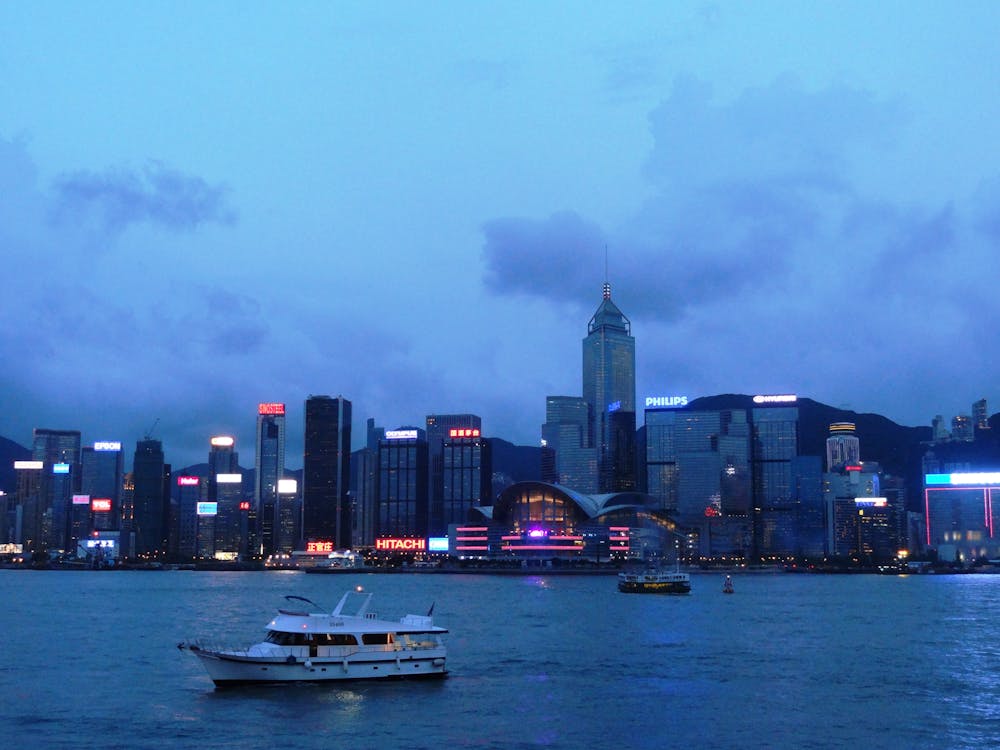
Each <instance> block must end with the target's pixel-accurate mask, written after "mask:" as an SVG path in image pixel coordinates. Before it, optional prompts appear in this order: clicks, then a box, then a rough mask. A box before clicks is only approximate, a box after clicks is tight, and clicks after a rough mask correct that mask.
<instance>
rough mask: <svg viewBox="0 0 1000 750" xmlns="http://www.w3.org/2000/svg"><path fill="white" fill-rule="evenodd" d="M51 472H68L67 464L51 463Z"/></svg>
mask: <svg viewBox="0 0 1000 750" xmlns="http://www.w3.org/2000/svg"><path fill="white" fill-rule="evenodd" d="M52 473H53V474H69V464H52Z"/></svg>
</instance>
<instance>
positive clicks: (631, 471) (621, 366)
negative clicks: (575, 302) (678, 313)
mask: <svg viewBox="0 0 1000 750" xmlns="http://www.w3.org/2000/svg"><path fill="white" fill-rule="evenodd" d="M602 297H603V299H602V300H601V304H600V305H599V306H598V308H597V311H596V312H595V313H594V316H593V317H592V318H591V319H590V323H589V324H588V326H587V336H586V338H584V339H583V399H584V400H585V401H586V402H587V404H588V405H589V407H590V417H589V427H590V429H589V433H590V439H591V447H593V448H594V449H595V450H596V452H597V472H598V476H597V486H598V491H599V492H602V493H603V492H621V491H627V490H634V489H635V487H636V481H635V339H634V338H633V337H632V323H631V322H630V321H629V319H628V318H626V317H625V315H624V314H623V313H622V311H621V310H619V309H618V306H617V305H615V303H614V302H613V301H612V300H611V284H609V283H608V282H607V281H605V282H604V289H603V295H602Z"/></svg>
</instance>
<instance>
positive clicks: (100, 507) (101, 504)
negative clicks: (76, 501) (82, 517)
mask: <svg viewBox="0 0 1000 750" xmlns="http://www.w3.org/2000/svg"><path fill="white" fill-rule="evenodd" d="M90 509H91V510H92V511H94V512H95V513H109V512H110V511H111V498H107V497H95V498H94V499H93V500H91V501H90Z"/></svg>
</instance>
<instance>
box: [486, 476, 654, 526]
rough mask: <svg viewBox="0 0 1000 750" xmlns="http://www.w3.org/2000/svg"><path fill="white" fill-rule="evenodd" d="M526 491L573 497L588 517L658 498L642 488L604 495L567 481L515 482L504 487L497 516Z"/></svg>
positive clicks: (570, 499) (570, 498)
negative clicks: (579, 487) (582, 489)
mask: <svg viewBox="0 0 1000 750" xmlns="http://www.w3.org/2000/svg"><path fill="white" fill-rule="evenodd" d="M526 491H527V492H531V491H548V492H549V493H551V494H552V495H554V496H556V497H561V498H562V499H564V500H569V501H570V502H572V503H573V504H574V505H576V507H577V508H579V510H580V511H581V513H582V514H583V515H585V516H586V517H587V518H597V517H598V516H603V515H605V514H606V513H610V512H611V511H614V510H624V509H635V508H637V507H638V508H647V507H650V506H651V505H652V504H653V503H654V502H655V501H654V500H653V498H652V497H650V496H649V495H646V494H643V493H642V492H612V493H607V494H601V495H585V494H584V493H582V492H577V491H576V490H574V489H571V488H569V487H566V486H564V485H561V484H553V483H551V482H539V481H527V482H515V483H514V484H512V485H510V486H509V487H507V488H506V489H504V490H503V492H501V493H500V495H499V496H498V497H497V499H496V502H495V503H494V506H493V507H494V511H493V513H492V515H493V517H496V516H497V515H498V514H497V510H496V509H497V508H499V509H500V510H501V514H502V512H503V510H504V509H505V508H507V507H508V506H510V505H511V504H513V503H515V502H516V501H517V500H518V498H520V497H523V496H524V494H525V492H526Z"/></svg>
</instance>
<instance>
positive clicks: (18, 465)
mask: <svg viewBox="0 0 1000 750" xmlns="http://www.w3.org/2000/svg"><path fill="white" fill-rule="evenodd" d="M44 467H45V464H44V463H43V462H42V461H15V462H14V468H15V469H41V468H44Z"/></svg>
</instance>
